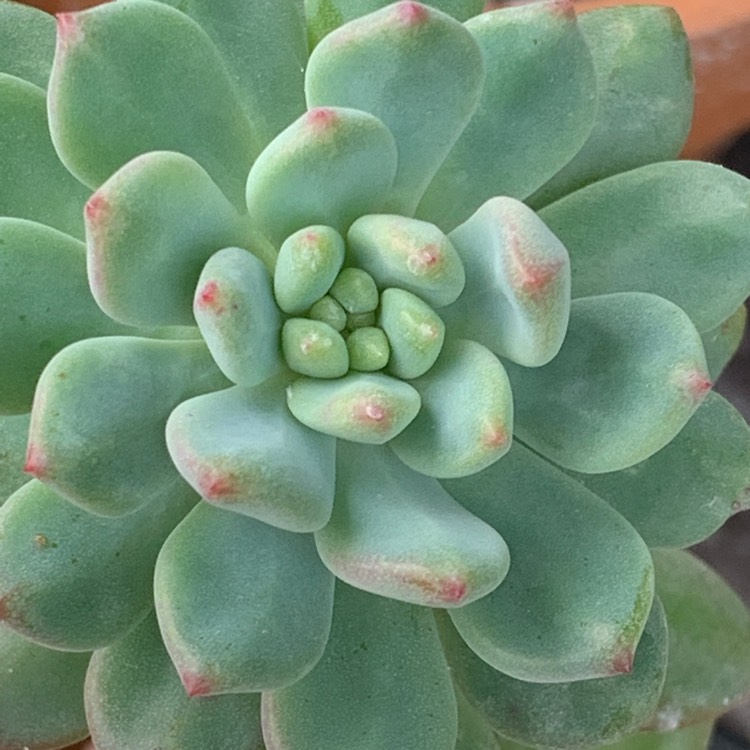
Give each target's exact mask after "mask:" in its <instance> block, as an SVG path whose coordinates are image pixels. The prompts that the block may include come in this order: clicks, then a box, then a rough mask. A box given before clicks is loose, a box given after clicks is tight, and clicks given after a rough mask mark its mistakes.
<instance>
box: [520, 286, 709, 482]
mask: <svg viewBox="0 0 750 750" xmlns="http://www.w3.org/2000/svg"><path fill="white" fill-rule="evenodd" d="M507 370H508V376H509V377H510V382H511V386H512V387H513V394H514V399H515V408H516V412H515V423H516V429H515V432H516V435H517V436H518V437H519V438H520V439H521V440H523V441H524V442H525V443H528V444H529V445H530V446H531V447H532V448H533V449H534V450H536V451H538V452H539V453H542V454H543V455H544V456H546V457H547V458H549V459H550V460H552V461H554V462H555V463H558V464H560V465H561V466H564V467H565V468H567V469H573V470H575V471H582V472H586V473H589V474H591V473H600V472H606V471H616V470H618V469H624V468H626V467H628V466H632V465H634V464H636V463H638V462H639V461H643V460H644V459H646V458H648V457H649V456H651V455H653V454H654V453H656V451H658V450H659V449H661V448H663V447H664V446H665V445H666V444H667V443H669V442H670V440H672V438H674V436H675V435H676V434H677V433H678V432H679V431H680V430H681V429H682V428H683V427H684V426H685V423H686V422H687V421H688V419H689V418H690V417H691V415H692V414H693V412H694V411H695V410H696V409H697V408H698V406H699V404H700V402H701V400H702V399H703V398H704V396H705V395H706V393H707V392H708V390H709V388H710V387H711V381H710V380H709V379H708V373H707V371H706V360H705V356H704V354H703V347H702V345H701V340H700V336H699V335H698V333H697V332H696V330H695V328H694V327H693V324H692V323H691V322H690V319H689V318H688V316H687V315H686V314H685V313H684V312H683V311H682V310H681V309H680V308H679V307H677V306H676V305H674V304H672V303H671V302H668V301H667V300H665V299H663V298H661V297H657V296H655V295H652V294H642V293H638V292H632V293H622V294H608V295H602V296H599V297H586V298H583V299H577V300H573V304H572V306H571V311H570V325H569V327H568V332H567V335H566V338H565V343H564V344H563V346H562V349H560V353H559V354H558V355H557V356H556V357H555V358H554V359H553V360H552V362H550V363H549V364H548V365H545V366H544V367H537V368H534V369H525V368H523V369H522V368H520V367H519V366H518V365H514V364H512V363H507Z"/></svg>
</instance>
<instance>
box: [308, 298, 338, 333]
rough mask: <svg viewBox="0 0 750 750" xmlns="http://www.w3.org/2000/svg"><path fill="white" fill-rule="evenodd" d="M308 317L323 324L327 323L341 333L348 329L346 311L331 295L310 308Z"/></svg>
mask: <svg viewBox="0 0 750 750" xmlns="http://www.w3.org/2000/svg"><path fill="white" fill-rule="evenodd" d="M308 317H309V318H310V319H311V320H319V321H321V322H322V323H327V324H328V325H329V326H331V328H333V330H334V331H339V332H341V331H343V330H344V328H346V321H347V315H346V310H344V308H343V307H341V305H340V304H339V303H338V302H336V300H335V299H334V298H333V297H330V296H329V295H326V296H325V297H321V298H320V299H319V300H318V301H317V302H316V303H315V304H314V305H313V306H312V307H311V308H310V311H309V312H308Z"/></svg>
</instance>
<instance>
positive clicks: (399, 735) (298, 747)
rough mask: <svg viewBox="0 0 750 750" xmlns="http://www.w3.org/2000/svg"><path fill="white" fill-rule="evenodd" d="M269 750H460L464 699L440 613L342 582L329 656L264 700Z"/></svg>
mask: <svg viewBox="0 0 750 750" xmlns="http://www.w3.org/2000/svg"><path fill="white" fill-rule="evenodd" d="M261 713H262V722H263V736H264V739H265V742H266V747H267V748H268V750H321V749H322V748H331V750H333V748H342V749H343V748H356V749H357V750H384V748H398V750H454V747H455V743H456V734H457V717H456V699H455V696H454V694H453V688H452V686H451V681H450V674H449V671H448V666H447V664H446V663H445V657H444V656H443V653H442V651H441V648H440V641H439V639H438V635H437V630H436V627H435V622H434V620H433V617H432V613H431V612H430V611H429V610H428V609H426V608H424V607H415V606H413V605H410V604H403V603H402V602H396V601H394V600H392V599H385V598H383V597H380V596H372V595H370V594H366V593H364V592H362V591H357V590H356V589H353V588H350V587H349V586H346V584H343V583H340V582H339V583H337V584H336V597H335V600H334V609H333V626H332V629H331V637H330V640H329V641H328V647H327V648H326V650H325V653H324V654H323V658H322V659H321V660H320V661H319V662H318V664H317V665H316V666H315V668H314V669H313V670H312V672H310V673H309V674H308V675H307V676H306V677H303V678H302V679H301V680H300V681H299V682H297V683H296V684H294V685H292V686H290V687H287V688H282V689H281V690H274V691H269V692H267V693H264V694H263V699H262V701H261Z"/></svg>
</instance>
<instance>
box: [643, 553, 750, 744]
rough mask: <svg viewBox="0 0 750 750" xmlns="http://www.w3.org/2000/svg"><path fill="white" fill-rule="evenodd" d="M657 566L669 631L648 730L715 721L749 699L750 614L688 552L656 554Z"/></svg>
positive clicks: (659, 587) (738, 599) (714, 575)
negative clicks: (664, 667)
mask: <svg viewBox="0 0 750 750" xmlns="http://www.w3.org/2000/svg"><path fill="white" fill-rule="evenodd" d="M654 565H655V568H656V590H657V593H658V596H659V598H660V599H661V600H662V602H663V603H664V609H665V611H666V613H667V624H668V625H669V662H668V666H667V679H666V682H665V683H664V691H663V692H662V695H661V699H660V700H659V707H658V710H657V711H656V713H655V714H654V716H653V718H652V719H651V720H650V721H649V722H648V723H647V726H648V728H649V729H659V730H670V729H676V728H677V727H684V726H689V725H691V724H695V723H697V722H703V721H706V720H707V719H715V718H716V717H718V716H720V715H721V714H723V713H724V712H725V711H728V710H729V709H730V708H732V707H733V706H736V705H738V704H740V703H742V702H743V701H745V700H747V698H748V696H750V612H749V611H748V609H747V606H746V605H745V603H744V602H743V601H742V600H741V599H740V597H739V596H738V595H737V594H736V593H735V592H734V591H732V589H731V588H730V587H729V586H728V585H727V583H726V582H725V581H723V580H722V579H721V578H720V577H719V576H718V574H717V573H716V572H714V571H713V570H711V568H709V567H708V566H707V565H706V564H705V563H704V562H702V561H701V560H699V559H697V558H696V557H694V556H693V555H692V554H690V553H689V552H684V551H682V550H654ZM719 664H720V665H721V668H720V669H717V665H719Z"/></svg>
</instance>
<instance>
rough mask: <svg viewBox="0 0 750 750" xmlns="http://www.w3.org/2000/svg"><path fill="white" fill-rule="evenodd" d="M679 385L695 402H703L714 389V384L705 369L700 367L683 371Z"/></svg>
mask: <svg viewBox="0 0 750 750" xmlns="http://www.w3.org/2000/svg"><path fill="white" fill-rule="evenodd" d="M679 384H680V386H681V387H682V388H683V390H684V391H685V393H687V395H688V396H689V397H690V398H691V399H692V400H693V401H695V402H699V401H702V400H703V398H704V397H705V395H706V394H707V393H708V392H709V391H710V390H711V388H713V382H712V381H711V379H710V378H709V377H708V375H707V374H706V372H705V371H704V370H703V369H700V368H698V367H694V368H690V369H686V370H682V371H681V372H680V375H679Z"/></svg>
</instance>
